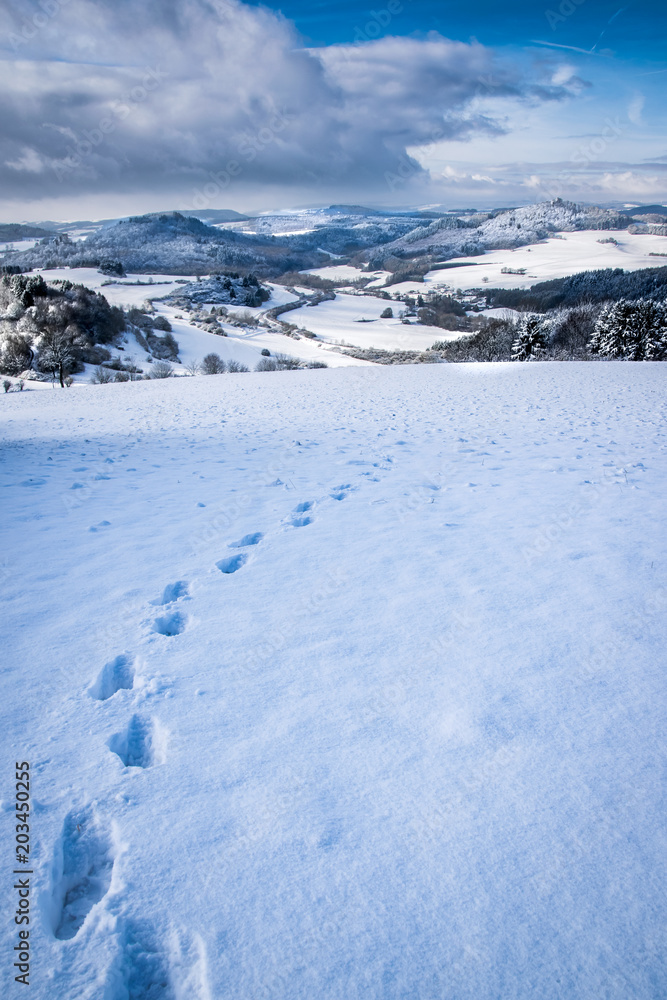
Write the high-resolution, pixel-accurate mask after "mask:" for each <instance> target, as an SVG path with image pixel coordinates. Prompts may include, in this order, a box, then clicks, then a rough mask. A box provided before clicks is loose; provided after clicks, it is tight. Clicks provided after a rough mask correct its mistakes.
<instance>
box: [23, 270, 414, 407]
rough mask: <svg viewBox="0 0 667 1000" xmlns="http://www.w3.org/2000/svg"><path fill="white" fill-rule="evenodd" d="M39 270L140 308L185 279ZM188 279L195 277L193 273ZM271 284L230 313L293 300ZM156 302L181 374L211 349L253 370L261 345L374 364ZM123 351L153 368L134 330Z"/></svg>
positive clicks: (78, 378)
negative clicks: (260, 298) (199, 318)
mask: <svg viewBox="0 0 667 1000" xmlns="http://www.w3.org/2000/svg"><path fill="white" fill-rule="evenodd" d="M41 273H42V274H43V275H44V278H45V280H46V281H56V280H64V279H66V280H69V281H73V282H75V283H79V284H82V285H85V286H86V287H87V288H92V289H94V290H95V291H96V292H100V293H101V294H102V295H104V296H105V298H106V299H107V301H108V302H110V303H111V305H114V306H121V307H123V308H125V309H129V308H132V307H137V308H141V306H143V304H144V302H145V301H146V299H151V300H153V299H159V298H161V297H162V296H165V295H169V294H170V293H171V292H174V291H178V289H179V288H180V287H181V284H179V282H178V281H175V280H174V277H173V275H164V274H155V275H151V276H150V277H151V278H152V282H149V279H148V276H147V275H144V274H128V276H127V277H126V278H119V279H117V280H115V279H110V278H109V277H108V276H105V275H103V274H100V272H99V271H98V270H97V269H96V268H92V267H72V268H69V267H62V268H50V269H48V270H42V271H41ZM183 280H184V279H183ZM189 280H191V281H192V280H195V279H194V278H192V277H191V278H190V279H189ZM137 282H140V284H137ZM267 284H268V287H269V289H270V291H271V298H270V299H269V300H268V301H267V302H265V303H264V305H263V306H262V307H261V308H248V307H246V306H240V307H238V308H235V307H234V306H229V307H228V312H229V314H230V315H232V316H233V315H235V314H238V313H248V314H250V315H251V316H253V317H256V318H260V317H261V316H262V314H263V313H265V312H267V310H269V309H273V308H274V307H275V306H280V305H284V304H285V303H287V302H292V301H294V300H295V296H294V294H293V293H292V292H289V291H288V290H287V289H286V288H285V287H283V286H282V285H277V284H274V283H271V282H269V283H267ZM379 301H380V300H379V299H375V298H372V299H371V302H373V303H376V302H379ZM154 305H155V309H156V311H157V312H159V313H162V314H163V315H164V316H166V317H167V319H168V320H169V322H170V323H171V325H172V329H173V334H174V336H175V338H176V340H177V341H178V345H179V358H180V361H181V363H180V364H174V371H175V372H176V373H177V374H183V373H184V372H185V370H186V368H187V366H188V365H190V364H192V362H194V361H201V360H202V358H203V357H205V356H206V355H207V354H211V353H214V354H218V355H219V356H220V357H221V358H222V359H223V360H224V361H232V360H233V361H238V362H239V363H240V364H243V365H246V367H247V368H249V369H250V370H251V371H252V370H254V368H255V366H256V365H257V362H258V361H259V360H260V358H261V357H262V354H261V352H262V350H263V349H266V350H268V351H270V353H271V355H275V354H287V355H290V356H291V357H295V358H298V359H299V360H300V361H305V362H311V361H323V362H324V363H325V364H326V365H328V366H329V367H330V368H336V367H342V366H346V367H347V366H351V367H359V366H367V365H368V364H370V362H367V361H359V360H357V359H355V358H349V357H347V356H346V355H344V354H341V353H339V352H338V351H336V350H332V348H331V345H327V344H323V343H318V342H315V341H312V340H309V339H307V338H304V337H301V338H300V339H299V340H294V339H293V338H291V337H286V336H285V335H284V334H282V333H281V332H280V328H279V327H278V325H276V328H275V329H267V328H266V327H261V326H260V327H252V326H248V327H237V326H233V325H232V324H230V323H223V324H222V329H223V330H224V331H225V333H226V334H227V336H225V337H221V336H218V335H217V334H213V333H209V332H208V331H206V330H203V329H201V328H200V327H197V326H195V325H193V324H192V323H191V322H190V321H189V319H188V314H187V313H185V312H184V311H183V310H182V309H178V308H175V307H174V306H170V305H167V304H165V303H162V302H159V301H156V302H155V303H154ZM205 309H210V306H208V307H205ZM310 311H311V312H312V311H313V310H312V309H311V310H310ZM294 315H295V313H294V312H291V313H287V314H286V318H287V319H288V320H290V321H292V322H294V321H293V320H292V316H294ZM404 329H405V328H404ZM430 343H432V339H431V340H430V342H429V346H430ZM124 351H125V356H126V357H128V356H132V357H133V358H134V361H135V363H136V364H137V365H139V366H140V367H142V368H143V369H144V370H145V371H148V370H149V369H150V364H151V362H150V361H148V355H147V354H146V351H144V349H143V348H142V347H141V346H140V345H139V344H138V343H137V341H136V339H135V337H134V336H133V335H132V334H128V335H127V344H126V345H125V347H124ZM94 367H95V366H94V365H86V368H85V371H83V372H80V373H79V374H78V375H75V376H74V382H75V384H76V385H81V384H85V383H87V382H88V381H89V380H90V377H91V374H92V372H93V370H94ZM32 388H34V389H41V390H44V389H49V390H50V389H51V385H50V383H38V382H35V383H33V384H32Z"/></svg>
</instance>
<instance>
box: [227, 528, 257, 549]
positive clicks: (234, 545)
mask: <svg viewBox="0 0 667 1000" xmlns="http://www.w3.org/2000/svg"><path fill="white" fill-rule="evenodd" d="M263 538H264V535H263V534H262V532H261V531H253V532H252V534H250V535H244V536H243V538H242V539H241V540H240V541H238V542H230V543H229V547H230V549H242V548H244V547H245V546H246V545H259V543H260V542H261V540H262V539H263Z"/></svg>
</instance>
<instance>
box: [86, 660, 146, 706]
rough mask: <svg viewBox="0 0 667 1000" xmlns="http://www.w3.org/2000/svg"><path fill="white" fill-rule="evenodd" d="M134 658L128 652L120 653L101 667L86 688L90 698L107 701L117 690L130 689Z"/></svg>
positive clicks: (132, 683)
mask: <svg viewBox="0 0 667 1000" xmlns="http://www.w3.org/2000/svg"><path fill="white" fill-rule="evenodd" d="M134 664H135V658H134V657H133V656H131V655H130V654H129V653H121V655H120V656H117V657H116V658H115V659H114V660H110V661H109V662H108V663H105V664H104V666H103V667H102V669H101V671H100V673H99V675H98V677H97V680H96V681H95V682H94V684H92V685H91V687H90V688H89V689H88V692H89V694H90V696H91V698H95V699H96V701H107V699H109V698H113V696H114V695H115V694H116V692H117V691H121V690H128V691H129V690H131V689H132V688H133V687H134Z"/></svg>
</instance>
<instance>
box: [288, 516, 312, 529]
mask: <svg viewBox="0 0 667 1000" xmlns="http://www.w3.org/2000/svg"><path fill="white" fill-rule="evenodd" d="M312 522H313V519H312V517H293V518H292V520H291V521H290V524H291V525H292V527H293V528H304V527H305V526H306V525H307V524H312Z"/></svg>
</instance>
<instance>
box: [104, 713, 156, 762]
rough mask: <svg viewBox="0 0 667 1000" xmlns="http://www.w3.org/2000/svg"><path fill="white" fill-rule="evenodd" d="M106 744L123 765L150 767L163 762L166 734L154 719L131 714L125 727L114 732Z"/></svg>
mask: <svg viewBox="0 0 667 1000" xmlns="http://www.w3.org/2000/svg"><path fill="white" fill-rule="evenodd" d="M107 746H108V747H109V750H111V752H112V753H115V754H116V756H117V757H120V759H121V760H122V762H123V764H124V765H125V767H151V766H152V765H153V764H162V763H164V760H165V746H166V734H165V732H164V730H163V729H162V728H161V727H160V726H158V725H157V723H156V722H155V720H154V719H151V718H149V717H148V716H145V715H133V716H132V718H131V719H130V721H129V723H128V725H127V729H125V730H123V732H121V733H115V734H114V735H113V736H112V737H111V739H110V740H109V742H108V743H107Z"/></svg>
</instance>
